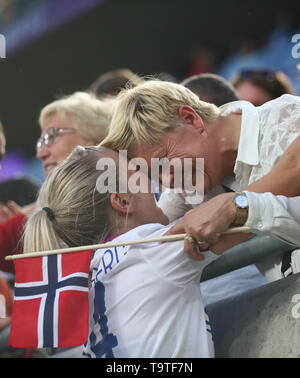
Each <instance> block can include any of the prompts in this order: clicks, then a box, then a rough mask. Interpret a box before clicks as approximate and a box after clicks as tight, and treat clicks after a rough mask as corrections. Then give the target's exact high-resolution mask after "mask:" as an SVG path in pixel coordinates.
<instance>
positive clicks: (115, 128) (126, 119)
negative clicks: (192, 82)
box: [101, 80, 219, 150]
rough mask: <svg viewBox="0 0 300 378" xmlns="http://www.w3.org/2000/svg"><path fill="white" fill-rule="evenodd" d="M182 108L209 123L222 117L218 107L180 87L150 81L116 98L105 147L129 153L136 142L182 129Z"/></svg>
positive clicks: (103, 144) (173, 84)
mask: <svg viewBox="0 0 300 378" xmlns="http://www.w3.org/2000/svg"><path fill="white" fill-rule="evenodd" d="M181 105H188V106H190V107H192V108H193V109H194V110H195V111H196V112H197V113H198V114H199V116H201V117H202V118H203V119H204V120H207V121H212V120H215V119H216V118H217V117H218V116H219V109H218V107H217V106H215V105H213V104H210V103H207V102H203V101H201V100H200V99H199V98H198V96H197V95H195V94H194V93H193V92H191V91H190V90H189V89H187V88H185V87H184V86H182V85H180V84H176V83H171V82H165V81H161V80H149V81H146V82H144V83H143V84H140V85H138V86H136V87H134V88H129V89H125V90H123V91H122V92H121V93H120V94H119V95H118V97H117V99H116V104H115V107H114V111H113V115H112V120H111V124H110V129H109V132H108V135H107V136H106V138H105V139H104V140H103V141H102V143H101V146H105V147H109V148H112V149H114V150H128V149H129V147H130V146H131V144H132V143H133V142H134V141H146V142H150V143H153V142H156V141H157V139H158V136H159V134H160V133H162V132H164V131H166V130H168V129H171V128H174V127H179V126H181V122H180V119H179V115H178V110H179V107H180V106H181Z"/></svg>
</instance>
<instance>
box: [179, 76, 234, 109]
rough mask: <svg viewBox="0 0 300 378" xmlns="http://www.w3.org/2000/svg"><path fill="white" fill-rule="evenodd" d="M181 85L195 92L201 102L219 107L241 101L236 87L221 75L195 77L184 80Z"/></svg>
mask: <svg viewBox="0 0 300 378" xmlns="http://www.w3.org/2000/svg"><path fill="white" fill-rule="evenodd" d="M181 84H182V85H184V86H185V87H186V88H188V89H189V90H190V91H192V92H194V93H195V94H196V95H197V96H198V97H199V98H200V100H202V101H205V102H210V103H212V104H215V105H217V106H221V105H224V104H227V103H228V102H232V101H238V100H239V98H238V96H237V93H236V91H235V89H234V87H233V86H232V85H231V84H230V83H229V82H228V81H227V80H225V79H224V78H223V77H222V76H219V75H215V74H211V73H205V74H200V75H193V76H191V77H188V78H187V79H185V80H183V82H182V83H181Z"/></svg>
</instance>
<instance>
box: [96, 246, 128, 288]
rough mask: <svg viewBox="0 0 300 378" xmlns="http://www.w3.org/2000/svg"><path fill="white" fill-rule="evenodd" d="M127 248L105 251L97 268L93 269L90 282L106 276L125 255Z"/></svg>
mask: <svg viewBox="0 0 300 378" xmlns="http://www.w3.org/2000/svg"><path fill="white" fill-rule="evenodd" d="M128 249H129V246H122V247H114V248H110V249H106V250H105V251H104V252H103V254H102V257H101V260H100V264H99V266H98V268H94V269H93V275H92V282H93V283H96V282H98V281H100V277H101V276H103V275H106V274H108V273H109V272H110V271H111V270H113V268H114V267H115V266H117V265H118V264H119V263H120V262H121V261H122V260H123V258H124V257H125V256H126V255H127V252H128Z"/></svg>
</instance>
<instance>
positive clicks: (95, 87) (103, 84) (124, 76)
mask: <svg viewBox="0 0 300 378" xmlns="http://www.w3.org/2000/svg"><path fill="white" fill-rule="evenodd" d="M142 81H143V79H141V78H140V77H139V76H138V75H136V74H135V73H133V72H132V71H131V70H129V69H126V68H124V69H119V70H113V71H108V72H106V73H104V74H102V75H100V76H99V77H98V79H96V80H95V81H94V82H93V83H92V84H91V85H90V87H89V89H88V91H89V92H92V93H94V94H95V95H96V96H97V97H98V98H99V97H103V96H116V95H117V94H118V93H119V92H120V90H121V89H123V88H125V87H126V86H127V85H133V86H135V85H137V84H139V83H141V82H142Z"/></svg>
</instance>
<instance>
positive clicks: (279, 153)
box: [102, 81, 300, 280]
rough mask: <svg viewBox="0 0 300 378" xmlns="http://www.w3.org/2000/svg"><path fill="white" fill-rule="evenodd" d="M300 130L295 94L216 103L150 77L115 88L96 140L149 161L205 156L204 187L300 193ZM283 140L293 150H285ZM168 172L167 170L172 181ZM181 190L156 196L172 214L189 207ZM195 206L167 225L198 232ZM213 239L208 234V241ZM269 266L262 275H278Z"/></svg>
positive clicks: (191, 251)
mask: <svg viewBox="0 0 300 378" xmlns="http://www.w3.org/2000/svg"><path fill="white" fill-rule="evenodd" d="M299 135H300V98H299V97H297V96H292V95H283V96H281V97H280V98H278V99H276V100H273V101H270V102H268V103H266V104H264V105H262V106H261V107H258V108H256V107H254V106H253V105H252V104H251V103H249V102H246V101H237V102H232V103H229V104H226V105H223V106H222V107H220V108H217V107H216V106H214V105H212V104H208V103H204V102H202V101H200V100H199V98H198V97H197V96H196V95H194V94H193V93H192V92H190V91H189V90H188V89H187V88H184V87H183V86H181V85H178V84H174V83H167V82H160V81H148V82H146V83H143V84H141V85H138V86H137V87H135V88H132V89H129V90H125V91H123V92H122V93H121V95H119V97H118V99H117V103H116V107H115V109H114V114H113V118H112V122H111V126H110V132H109V134H108V136H107V137H106V138H105V140H104V141H103V142H102V145H103V146H106V147H110V148H113V149H116V150H128V154H129V156H130V157H142V158H144V159H146V161H147V163H148V167H151V159H152V158H167V159H169V160H171V159H172V158H178V157H179V158H180V159H181V160H183V159H184V158H193V159H196V158H204V193H205V194H206V195H209V194H210V192H211V191H212V190H213V189H214V188H215V187H216V186H217V184H220V183H222V184H223V185H225V186H226V187H228V188H230V189H232V190H234V191H240V190H244V189H248V190H251V191H256V192H266V191H269V192H272V193H274V194H282V195H286V196H296V195H300V181H299V179H298V178H299V174H300V156H299V154H297V147H298V146H299V145H300V137H299V138H297V137H298V136H299ZM293 142H294V143H295V145H294V146H291V145H292V143H293ZM289 146H291V148H292V150H291V153H290V152H289V151H287V149H288V147H289ZM295 146H296V147H295ZM286 151H287V153H285V152H286ZM281 157H284V158H283V159H281ZM279 161H280V164H277V163H278V162H279ZM195 174H196V171H194V172H193V180H194V181H196V178H195ZM163 179H164V178H163V177H160V180H161V181H162V180H163ZM173 179H174V172H171V174H170V176H169V184H170V186H172V184H173ZM164 182H166V181H164ZM166 195H167V194H166ZM185 195H186V193H184V192H183V193H182V194H178V195H177V194H175V195H173V197H172V198H171V200H169V199H168V198H164V196H163V197H162V198H161V200H160V204H161V208H162V209H163V211H164V212H165V213H167V214H168V215H169V218H170V220H173V219H176V218H178V217H180V216H183V215H184V214H186V212H187V211H188V210H190V209H191V208H192V207H195V205H194V206H193V205H191V204H190V203H186V201H185ZM198 209H199V208H198V207H196V208H195V209H193V210H191V212H188V213H187V215H185V216H184V217H183V219H182V220H181V221H179V222H178V223H177V225H175V226H174V228H173V229H172V230H171V231H170V233H178V232H187V233H189V234H190V235H191V236H193V237H194V238H195V239H196V240H198V239H199V238H200V236H201V233H199V238H198V237H197V236H198V231H197V223H198V222H200V223H201V218H202V216H203V211H202V210H201V209H200V210H198ZM177 210H178V211H177ZM212 210H213V209H212ZM233 225H238V223H235V224H233ZM238 241H240V240H239V239H238ZM238 241H237V242H238ZM214 242H215V240H214V239H213V238H212V240H210V243H214ZM224 246H226V247H227V245H226V244H224ZM207 247H208V244H207ZM185 250H186V252H187V253H189V255H190V256H191V257H192V258H194V259H197V258H198V257H197V252H196V249H195V248H194V247H193V245H192V244H188V243H187V242H186V243H185ZM272 270H273V267H268V268H266V269H265V274H266V276H267V277H268V279H270V280H273V279H277V278H280V277H277V276H276V273H275V274H274V275H273V274H272V273H270V271H272ZM269 273H270V274H269Z"/></svg>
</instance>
